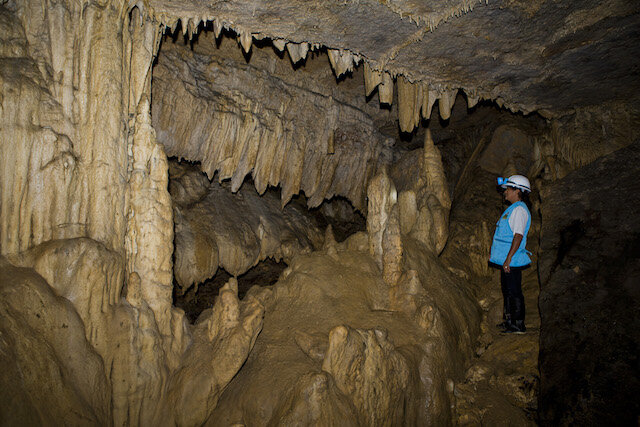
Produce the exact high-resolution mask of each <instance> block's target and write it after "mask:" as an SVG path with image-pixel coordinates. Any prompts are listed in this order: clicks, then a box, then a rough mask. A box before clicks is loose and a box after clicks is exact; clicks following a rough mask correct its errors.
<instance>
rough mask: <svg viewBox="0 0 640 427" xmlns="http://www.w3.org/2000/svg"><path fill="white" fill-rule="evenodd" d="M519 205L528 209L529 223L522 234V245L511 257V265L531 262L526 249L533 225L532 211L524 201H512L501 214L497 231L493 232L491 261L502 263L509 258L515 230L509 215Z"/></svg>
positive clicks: (522, 264) (523, 264) (516, 265)
mask: <svg viewBox="0 0 640 427" xmlns="http://www.w3.org/2000/svg"><path fill="white" fill-rule="evenodd" d="M517 206H522V207H523V208H525V209H526V211H527V215H528V218H527V225H526V227H525V229H524V235H523V236H522V242H521V243H520V247H519V248H518V250H516V253H515V254H513V257H512V258H511V264H509V266H510V267H523V266H525V265H529V264H531V258H529V254H530V253H531V252H529V251H528V250H526V249H525V246H526V245H527V234H528V233H529V227H530V226H531V213H530V212H529V209H528V208H527V205H526V204H525V203H524V202H522V201H517V202H515V203H512V204H511V206H509V207H508V208H507V209H505V211H504V212H503V213H502V215H500V219H499V220H498V224H496V232H495V233H494V234H493V243H492V244H491V258H490V259H489V262H491V263H494V264H498V265H502V264H504V262H505V260H506V259H507V255H508V254H509V249H511V242H513V231H512V230H511V226H510V225H509V217H510V216H511V213H512V212H513V210H514V209H515V208H516V207H517Z"/></svg>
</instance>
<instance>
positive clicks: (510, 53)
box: [139, 0, 640, 117]
mask: <svg viewBox="0 0 640 427" xmlns="http://www.w3.org/2000/svg"><path fill="white" fill-rule="evenodd" d="M139 7H141V5H139ZM147 12H148V13H150V14H151V15H152V16H153V17H154V18H155V19H157V20H158V21H159V22H161V23H162V24H164V25H166V26H168V27H170V28H176V27H177V26H178V25H181V26H182V27H183V28H184V31H195V30H196V29H197V27H198V26H199V25H203V24H201V22H202V23H209V24H211V23H212V22H213V23H215V25H216V26H218V28H220V27H224V28H228V29H231V30H233V31H235V32H236V33H237V34H238V38H239V40H242V41H243V42H244V44H245V46H247V45H248V44H249V42H250V41H251V40H260V39H265V38H267V39H272V40H276V41H280V43H284V42H288V43H289V42H292V43H302V44H303V46H304V47H305V49H306V47H307V46H308V47H309V48H310V49H314V48H319V47H326V48H328V49H335V50H337V51H338V52H340V53H341V54H351V55H353V60H354V62H355V63H360V61H365V63H366V64H367V65H368V66H369V67H371V68H372V69H374V70H381V71H386V72H388V73H389V74H390V75H392V76H398V75H403V76H405V77H406V78H407V79H408V80H409V81H411V82H423V83H425V84H427V85H429V86H430V87H431V88H434V90H435V91H437V92H442V91H446V90H452V89H453V90H455V89H463V90H464V91H465V93H467V95H468V96H469V97H471V98H476V97H479V98H481V99H490V100H494V101H497V103H498V104H499V105H501V106H502V105H504V106H505V107H506V108H509V109H511V110H512V111H518V112H523V113H529V112H532V111H538V112H540V113H541V114H542V115H544V116H546V117H558V116H562V115H565V114H567V113H570V112H572V111H573V109H574V108H576V107H586V106H593V105H600V104H606V103H608V102H616V101H629V98H630V97H631V98H634V99H633V100H634V101H635V98H636V97H637V94H638V93H639V90H638V89H640V79H639V78H638V75H639V70H640V66H639V62H640V61H639V60H638V57H640V44H639V43H638V40H640V37H639V36H640V3H639V2H636V1H627V0H616V1H609V2H598V1H594V0H583V1H570V0H556V1H551V0H535V1H521V0H502V1H489V2H486V3H485V2H472V1H469V0H463V1H460V0H458V1H453V0H437V1H417V0H413V1H408V0H407V1H374V0H358V1H346V0H340V1H322V2H310V1H300V0H284V1H272V2H262V1H257V0H235V1H196V0H187V1H179V2H176V1H170V0H151V1H150V2H149V4H148V5H147ZM250 36H251V37H250ZM274 44H275V43H274ZM305 53H306V52H305Z"/></svg>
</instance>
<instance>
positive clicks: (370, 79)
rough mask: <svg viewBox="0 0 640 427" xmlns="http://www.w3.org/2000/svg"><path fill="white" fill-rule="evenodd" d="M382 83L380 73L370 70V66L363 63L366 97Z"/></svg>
mask: <svg viewBox="0 0 640 427" xmlns="http://www.w3.org/2000/svg"><path fill="white" fill-rule="evenodd" d="M380 83H382V71H376V70H373V69H371V65H369V63H368V62H366V61H365V63H364V93H365V95H366V96H369V95H371V92H373V90H374V89H375V88H376V87H378V85H379V84H380Z"/></svg>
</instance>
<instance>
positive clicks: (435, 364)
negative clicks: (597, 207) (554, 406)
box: [0, 0, 640, 425]
mask: <svg viewBox="0 0 640 427" xmlns="http://www.w3.org/2000/svg"><path fill="white" fill-rule="evenodd" d="M418 3H419V2H418ZM418 3H416V2H412V1H394V2H379V3H378V2H369V3H367V4H366V5H365V4H362V3H358V2H351V3H344V2H335V3H334V2H319V3H318V4H315V5H314V7H309V6H310V5H308V4H305V7H300V5H298V4H297V3H294V2H279V3H278V4H266V3H256V2H254V1H252V0H246V1H244V0H243V1H238V2H223V3H219V4H211V5H207V4H204V3H198V4H195V3H189V2H184V3H182V2H175V1H172V2H165V1H163V0H152V1H150V2H138V3H137V4H136V5H135V6H131V5H130V4H129V3H126V2H119V1H109V0H107V1H103V2H97V3H82V2H80V3H79V2H68V1H60V2H57V3H55V4H53V3H49V2H41V1H38V0H28V1H13V0H9V1H5V2H2V4H0V255H1V256H2V258H0V278H1V281H0V293H1V294H2V295H1V296H2V297H1V298H0V335H1V338H2V339H1V340H0V350H1V351H0V358H1V359H2V363H3V366H5V367H6V369H4V370H3V372H2V374H1V375H0V381H1V384H0V385H1V387H0V413H2V414H3V417H4V414H10V415H9V416H8V417H9V418H6V419H7V420H8V422H9V423H15V424H37V423H42V424H52V423H56V424H57V423H65V424H79V423H90V424H100V425H102V424H117V425H140V424H142V425H175V424H177V425H201V424H204V423H207V424H225V425H228V424H229V423H244V424H246V425H266V424H319V425H328V424H353V425H370V424H376V425H377V424H383V425H390V424H435V425H443V424H449V423H453V422H456V421H460V420H464V419H471V418H469V417H467V418H464V414H463V415H462V416H461V415H460V413H459V411H460V408H462V407H463V406H464V405H463V404H462V403H464V402H462V400H463V398H462V397H461V396H463V393H460V392H458V393H456V384H458V383H459V382H460V381H461V378H463V377H464V372H465V368H466V367H467V364H468V361H469V359H470V358H471V357H472V354H473V352H474V348H475V347H476V342H477V341H478V337H480V339H479V341H480V342H481V345H484V344H485V341H483V337H486V335H487V331H486V329H487V328H486V326H487V318H488V316H487V314H486V311H488V309H487V307H488V306H489V305H490V304H488V303H486V298H485V296H484V295H482V292H481V291H482V290H483V289H484V288H482V287H478V286H476V285H477V283H478V281H481V280H484V279H486V276H487V271H486V268H485V266H484V264H483V262H484V258H483V256H484V255H485V254H486V245H485V244H483V243H482V242H479V240H482V239H484V240H486V239H488V237H489V227H488V226H487V225H486V218H482V221H479V222H478V223H479V224H484V225H483V226H481V227H478V228H473V227H471V230H470V231H469V230H467V231H469V232H468V233H466V235H465V236H463V237H462V238H461V237H460V236H459V235H457V234H456V235H454V237H455V241H454V242H451V244H450V245H449V247H451V248H453V249H451V251H453V255H452V254H451V253H450V252H447V250H446V248H447V244H448V243H449V242H450V239H449V235H450V230H451V227H450V218H458V217H456V216H454V215H453V214H452V212H454V210H455V202H456V200H455V196H456V194H466V193H465V192H464V191H462V189H464V188H465V187H469V186H470V183H472V182H473V179H474V169H473V167H475V165H476V162H477V160H478V159H479V158H482V156H481V154H482V148H483V147H484V145H483V144H484V140H485V139H486V136H485V135H483V132H485V130H486V129H488V127H487V128H486V129H485V128H481V130H480V131H479V132H478V133H477V135H476V136H475V137H474V138H472V139H471V140H470V141H471V142H472V143H473V144H476V145H475V147H476V148H473V147H472V148H473V149H472V150H470V152H469V153H467V154H466V155H465V156H463V159H462V160H460V161H461V162H463V163H464V164H465V167H463V168H460V170H459V171H458V172H459V174H456V176H447V174H446V168H445V164H444V163H446V162H444V161H443V160H444V157H443V155H442V151H441V148H442V146H440V147H439V146H438V144H436V143H434V138H433V136H432V134H431V132H430V131H429V130H427V131H426V132H425V133H424V144H423V146H422V148H419V149H417V150H413V151H406V150H405V148H406V147H403V137H406V134H407V133H410V132H412V131H414V129H416V128H417V129H418V130H417V131H416V132H417V133H418V135H419V137H420V138H422V136H423V135H422V133H421V132H422V130H421V129H420V126H421V121H422V120H423V119H424V120H430V123H435V122H437V121H438V120H439V118H438V116H439V117H440V118H441V119H442V120H445V121H446V120H449V121H450V123H451V124H452V128H455V126H456V125H455V122H456V120H455V107H456V106H455V105H454V104H456V103H455V100H456V97H457V98H458V99H459V101H458V104H459V102H460V98H461V97H462V95H461V94H462V93H464V96H465V97H466V98H467V105H468V106H469V108H473V107H474V106H476V104H477V103H478V102H479V100H480V99H487V100H494V101H495V102H496V103H497V104H498V105H500V106H503V105H504V106H505V107H507V108H509V109H512V110H514V111H522V112H530V111H533V110H539V111H540V112H541V113H542V114H543V115H545V117H555V118H557V121H554V122H553V123H551V124H546V123H544V124H539V123H538V124H536V125H534V126H532V128H533V129H532V128H531V127H526V126H524V125H523V126H522V129H521V130H520V131H519V132H521V133H524V134H526V135H528V136H527V138H528V139H527V142H530V143H531V146H532V147H533V148H532V153H531V156H530V157H527V159H529V160H531V162H532V165H531V168H530V171H529V172H530V174H531V175H532V178H536V177H542V178H543V180H541V181H540V180H538V181H537V185H544V184H545V182H546V181H545V180H555V179H557V178H561V177H562V176H564V175H565V174H567V173H568V172H570V171H571V170H573V169H576V168H578V167H581V166H584V165H585V164H587V163H589V162H592V161H593V160H595V159H596V158H597V157H598V156H600V155H603V154H606V153H608V152H610V151H613V150H614V149H615V148H619V147H623V146H625V145H628V144H629V143H630V142H631V141H632V140H633V139H635V138H636V137H637V135H638V130H639V129H640V121H639V120H638V114H637V111H638V110H637V99H636V98H635V97H637V94H638V93H640V91H638V90H636V89H637V82H635V81H634V80H633V77H632V76H633V73H631V72H630V70H633V67H634V66H635V65H634V64H633V63H629V62H627V61H626V58H634V57H638V55H636V54H634V52H637V49H638V46H639V44H638V43H635V41H634V40H633V39H631V40H630V38H629V37H627V36H628V35H629V34H633V31H634V28H637V25H636V24H637V21H638V6H637V5H636V4H634V3H633V2H624V1H618V2H612V4H611V5H607V7H604V6H602V5H600V4H599V3H598V4H596V2H593V4H592V2H589V1H587V2H585V3H584V4H582V5H581V6H580V7H579V8H574V7H572V6H571V5H567V4H565V3H566V2H555V3H554V4H553V5H551V4H547V3H548V2H533V3H531V2H528V3H527V4H526V5H525V4H520V3H518V2H511V3H510V4H508V5H506V4H501V3H497V4H490V5H482V4H481V3H478V4H476V2H469V1H458V2H456V1H444V0H442V1H434V2H433V4H431V5H430V6H429V7H428V8H427V7H425V5H423V4H422V3H420V4H418ZM565 6H567V7H565ZM472 9H474V10H472ZM456 15H462V16H459V17H457V18H453V17H454V16H456ZM403 16H405V17H409V18H410V19H402V17H403ZM525 17H526V19H524V18H525ZM547 20H548V25H547ZM178 21H180V26H179V27H180V29H181V31H182V33H180V32H179V31H178V30H177V28H178ZM522 22H528V23H529V25H525V24H521V23H522ZM201 23H202V24H201ZM299 23H303V24H299ZM167 26H168V27H169V28H172V29H173V30H175V32H174V31H173V30H171V31H170V30H169V28H168V27H167ZM205 27H206V28H205ZM552 30H553V31H552ZM164 32H168V33H171V34H170V35H166V36H164V39H163V33H164ZM551 33H553V35H552V36H551V37H549V34H551ZM594 34H596V36H594ZM183 35H184V36H185V38H187V39H190V40H191V39H192V41H190V42H187V43H186V44H185V43H182V42H183V41H184V40H183ZM172 38H174V39H177V42H172V40H171V39H172ZM234 38H235V39H236V41H237V44H239V46H236V42H235V41H234V40H233V39H234ZM612 44H614V45H615V46H616V48H615V49H613V50H612V53H611V56H610V58H613V59H614V60H613V61H610V62H606V63H602V64H601V63H600V62H599V61H593V62H594V63H596V62H597V63H598V64H597V66H596V65H593V64H587V65H584V64H583V65H582V66H580V67H572V64H575V63H581V62H582V63H584V59H585V58H592V57H593V56H594V54H595V53H597V52H598V51H599V49H601V48H602V47H603V46H610V45H612ZM161 45H162V49H161V47H160V46H161ZM621 53H623V55H621ZM158 55H159V56H158ZM541 56H542V58H543V59H540V57H541ZM154 64H155V65H154ZM602 69H604V70H605V72H604V73H603V72H601V70H602ZM603 74H604V75H603ZM556 79H557V80H558V81H556ZM336 80H339V83H338V84H336ZM601 86H604V89H603V88H602V87H601ZM559 87H560V88H561V89H558V88H559ZM376 90H377V92H378V96H377V97H375V96H374V94H375V91H376ZM628 94H631V98H630V99H627V98H628ZM458 95H460V96H458ZM623 95H624V96H623ZM605 103H606V104H605ZM634 103H636V104H634ZM573 107H575V111H572V110H571V108H573ZM458 108H459V107H458ZM475 108H477V109H480V108H481V106H478V107H475ZM436 109H437V111H438V116H437V115H435V110H436ZM514 120H516V121H517V120H520V121H519V122H518V123H525V119H514ZM527 123H528V122H527ZM583 123H584V124H586V125H587V127H583V126H582V125H581V124H583ZM434 127H437V126H435V125H434ZM516 127H517V126H516ZM585 129H586V130H585ZM439 131H440V135H441V136H442V135H446V132H447V130H446V129H439ZM401 133H402V134H405V135H401ZM434 133H435V131H434ZM491 133H493V132H491ZM585 133H586V134H587V135H588V136H590V139H589V140H590V141H592V142H589V143H584V142H583V141H582V140H583V139H584V138H583V137H584V135H585ZM496 134H497V133H493V135H494V136H495V135H496ZM596 135H597V137H596ZM436 139H437V138H436ZM496 139H497V137H496ZM494 148H495V147H494ZM403 150H405V151H403ZM167 156H171V157H176V158H178V159H186V160H188V161H191V162H200V163H199V168H200V169H201V170H202V171H203V172H204V173H205V174H206V177H205V175H201V174H199V173H198V172H194V173H191V172H189V173H183V171H181V170H180V168H179V167H178V168H175V169H174V170H173V171H172V173H171V174H170V172H169V160H168V158H167ZM488 156H489V157H493V158H489V159H486V158H484V159H483V160H485V161H486V164H492V165H495V164H500V165H502V163H500V161H501V160H504V159H502V158H501V157H500V156H499V155H497V154H491V152H489V154H488ZM454 157H455V156H454ZM495 157H500V158H498V159H496V158H495ZM507 160H508V161H507V163H506V166H505V170H506V169H508V168H509V167H511V165H512V164H513V159H512V158H510V159H507ZM510 162H511V163H510ZM248 175H250V176H251V178H252V181H253V184H254V186H255V189H256V190H257V193H255V192H252V193H248V192H245V190H246V189H244V188H243V189H241V187H242V184H243V182H244V180H245V177H247V176H248ZM216 176H217V179H218V181H227V182H225V183H223V185H222V186H218V184H216V183H211V182H210V181H209V179H214V178H215V177H216ZM170 179H172V181H170ZM214 186H215V187H214ZM269 186H271V187H276V186H279V187H280V189H281V197H280V200H279V201H275V200H271V199H269V198H268V197H266V196H265V197H263V198H260V197H258V194H263V193H265V191H266V189H267V187H269ZM452 188H453V189H454V190H456V191H451V189H452ZM170 189H171V191H169V190H170ZM227 190H229V191H227ZM251 190H252V191H253V189H251ZM222 191H224V193H221V192H222ZM215 192H218V193H217V194H214V193H215ZM300 192H304V195H305V197H306V200H307V202H308V206H309V207H310V208H315V207H318V206H320V205H321V203H323V201H325V200H329V199H331V198H333V197H336V196H339V197H344V198H345V199H347V200H349V201H350V203H351V204H352V205H353V206H354V207H355V208H357V209H358V210H360V211H361V212H362V213H363V214H365V215H366V218H367V227H366V228H367V231H366V233H364V232H362V233H357V234H354V235H353V236H351V237H350V238H348V239H347V240H346V241H345V242H342V243H336V241H335V239H334V238H333V235H332V231H331V229H330V228H328V229H327V230H319V229H317V228H315V227H314V226H312V224H311V223H309V222H308V218H307V217H305V215H304V214H303V213H301V212H296V213H290V212H289V211H287V209H289V210H291V209H290V206H287V204H288V202H289V201H290V200H291V198H292V197H293V196H295V195H297V194H298V193H300ZM231 193H236V195H235V196H233V197H232V196H231ZM212 194H213V195H212ZM483 200H486V198H485V199H483ZM483 203H485V204H486V203H487V202H486V201H485V202H480V203H478V204H477V206H475V207H478V208H480V207H482V206H484V205H483ZM473 218H474V219H475V218H476V217H473ZM465 219H466V220H468V218H465ZM483 221H484V222H483ZM462 222H464V221H460V223H462ZM466 224H468V223H466ZM459 229H460V227H459V228H457V229H456V230H459ZM323 231H324V234H323V233H322V232H323ZM465 241H469V242H471V243H472V244H470V245H469V246H470V247H471V249H470V250H468V251H467V253H465V254H464V255H465V256H459V253H460V252H461V251H463V250H464V248H463V247H462V246H461V243H460V242H465ZM443 251H444V252H443ZM456 251H457V252H456ZM266 257H274V258H283V259H284V260H285V261H287V263H288V264H289V268H288V269H287V270H285V272H284V273H283V274H282V276H281V278H280V280H279V282H278V283H277V284H276V285H274V286H273V287H271V288H254V289H252V290H251V291H249V293H248V294H247V296H246V297H245V298H244V299H243V300H239V298H238V289H237V282H236V279H234V278H232V279H231V280H229V282H228V283H227V284H226V285H225V286H224V287H223V288H222V289H221V290H220V294H219V296H218V298H217V299H216V300H215V302H213V303H212V306H211V308H210V309H208V310H206V311H205V312H203V313H202V314H201V315H200V317H199V318H198V320H197V322H196V323H195V324H193V325H191V324H189V323H188V322H187V320H186V317H185V314H184V312H183V311H182V310H180V309H178V308H176V307H174V306H173V304H172V294H173V293H174V292H177V293H179V292H180V291H181V289H182V290H183V289H184V288H186V287H188V286H191V285H192V284H193V283H199V282H200V281H202V280H204V279H206V278H208V277H210V276H211V275H213V274H215V272H216V270H217V269H218V267H223V268H224V269H225V270H227V271H229V272H230V273H232V274H233V275H239V274H241V273H242V272H244V271H246V270H247V269H248V268H250V267H251V266H252V265H254V264H255V263H256V262H258V261H260V260H262V259H264V258H266ZM460 260H463V261H462V262H459V261H460ZM463 269H464V270H463ZM174 280H175V281H176V282H177V285H178V289H174ZM483 310H484V312H485V313H483ZM481 334H482V335H481ZM476 350H477V349H476ZM476 352H477V351H476ZM474 366H475V367H477V366H479V365H474ZM474 369H475V368H474ZM481 372H487V371H486V370H484V371H483V370H482V369H480V368H478V369H475V370H472V372H471V374H469V375H471V376H472V377H474V378H475V377H480V376H481ZM474 373H478V374H477V375H475V374H474ZM469 375H468V376H469ZM498 382H500V379H499V380H498ZM509 387H511V388H512V389H514V388H517V387H516V386H513V385H511V386H509ZM509 387H507V388H509ZM467 397H468V396H467ZM471 400H472V399H471ZM461 402H462V403H461ZM452 408H458V409H456V411H458V413H455V411H454V409H452ZM476 415H477V414H476ZM520 416H522V414H520ZM3 419H4V418H3ZM487 420H491V418H490V417H489V418H487V419H485V421H487ZM478 421H479V422H481V421H482V419H480V420H478Z"/></svg>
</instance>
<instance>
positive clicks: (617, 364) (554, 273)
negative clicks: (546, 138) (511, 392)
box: [540, 141, 640, 425]
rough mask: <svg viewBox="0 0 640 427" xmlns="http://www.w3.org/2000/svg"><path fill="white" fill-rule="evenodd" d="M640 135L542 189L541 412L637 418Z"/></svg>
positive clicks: (549, 419)
mask: <svg viewBox="0 0 640 427" xmlns="http://www.w3.org/2000/svg"><path fill="white" fill-rule="evenodd" d="M639 161H640V142H638V141H636V142H634V143H633V144H632V145H630V146H629V147H627V148H623V149H620V150H618V151H615V152H613V153H612V154H609V155H607V156H605V157H603V158H601V159H598V160H596V161H595V162H593V163H592V164H590V165H588V166H585V167H583V168H580V169H578V170H575V171H573V172H571V173H570V174H568V175H567V176H566V177H564V178H563V179H561V180H558V181H556V182H554V183H553V184H551V185H549V186H548V187H547V188H545V190H544V191H543V193H542V219H543V228H542V235H541V241H540V280H541V294H540V315H541V316H542V322H543V324H542V330H541V333H540V334H541V335H540V374H541V384H540V385H541V395H540V421H541V423H545V424H561V425H568V424H581V425H600V424H602V423H607V422H611V421H612V420H615V421H616V423H619V424H621V425H622V424H625V425H631V424H634V423H636V422H637V416H638V413H640V407H639V406H638V399H637V398H636V396H638V393H639V392H640V382H639V380H638V378H640V371H639V368H638V366H639V365H638V345H639V344H640V341H639V339H638V334H637V333H636V332H637V330H638V328H640V320H639V318H638V310H639V309H640V294H639V293H638V282H639V281H640V240H639V236H640V226H639V225H638V222H637V217H638V209H639V208H640V206H639V202H638V197H637V195H638V194H639V192H640V182H639V181H638V171H637V165H638V162H639Z"/></svg>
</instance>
